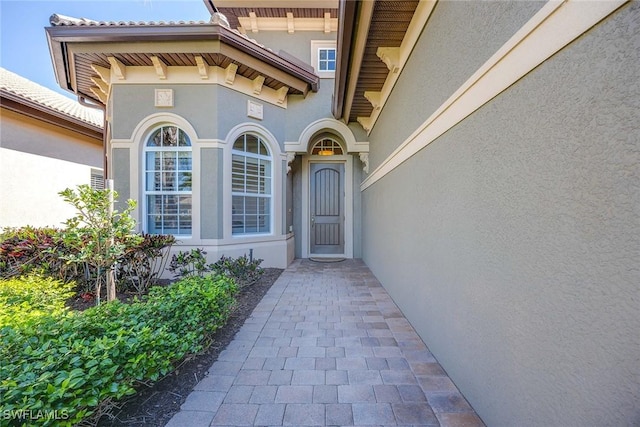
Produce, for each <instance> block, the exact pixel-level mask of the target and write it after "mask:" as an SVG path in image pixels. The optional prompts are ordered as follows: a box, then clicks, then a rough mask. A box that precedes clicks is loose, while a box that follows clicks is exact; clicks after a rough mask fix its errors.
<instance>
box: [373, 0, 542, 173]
mask: <svg viewBox="0 0 640 427" xmlns="http://www.w3.org/2000/svg"><path fill="white" fill-rule="evenodd" d="M544 3H545V2H535V1H517V2H514V1H444V2H438V3H437V4H436V6H435V9H434V11H433V12H432V15H431V17H430V18H429V24H428V25H427V26H426V28H425V29H424V31H423V34H422V36H421V37H420V40H419V41H418V43H417V45H416V47H415V48H414V55H412V57H411V62H410V63H409V65H408V67H406V68H405V69H404V70H403V71H402V76H401V78H400V80H399V81H398V83H397V84H396V86H395V87H394V90H393V92H392V94H391V96H390V97H389V99H388V101H387V103H386V104H385V106H384V110H383V111H382V116H383V117H384V118H385V120H386V121H387V122H388V123H390V122H393V120H394V119H392V117H395V120H396V126H389V125H386V126H375V127H374V128H373V130H372V132H371V135H370V140H371V141H374V140H375V141H378V142H377V146H376V149H375V150H371V153H370V156H369V168H370V170H374V169H375V168H376V167H378V166H379V165H380V163H381V162H382V161H383V160H384V159H385V158H386V157H387V156H388V155H389V154H390V153H391V152H392V151H393V150H395V149H396V148H397V147H398V145H400V143H401V142H402V141H404V140H405V139H406V138H407V137H408V136H409V135H410V134H411V133H412V132H413V131H414V130H415V129H416V128H417V127H418V126H419V125H420V124H422V123H423V122H424V121H425V120H426V119H427V118H428V117H429V116H430V115H431V114H432V113H433V112H434V111H436V109H437V108H438V107H440V105H442V103H443V102H444V101H445V100H446V99H447V98H449V96H451V95H452V94H453V93H454V92H455V90H456V89H458V87H460V85H462V84H463V83H464V82H465V81H466V80H467V79H468V78H469V77H471V75H472V74H473V73H474V72H475V71H476V70H477V69H478V68H479V67H480V66H481V65H482V64H483V63H484V62H485V61H486V60H487V59H489V58H490V57H491V55H493V54H494V53H495V52H496V51H497V50H498V49H499V48H500V46H502V45H503V44H504V43H505V42H506V41H507V40H508V39H509V38H510V37H511V36H513V35H514V34H515V32H516V31H517V30H518V29H519V28H520V27H521V26H522V25H523V24H524V23H525V22H527V21H528V20H529V19H530V18H531V17H532V16H533V15H534V14H535V13H536V12H537V11H538V10H539V9H540V8H541V7H542V5H544ZM461 23H464V25H461ZM434 58H437V60H434Z"/></svg>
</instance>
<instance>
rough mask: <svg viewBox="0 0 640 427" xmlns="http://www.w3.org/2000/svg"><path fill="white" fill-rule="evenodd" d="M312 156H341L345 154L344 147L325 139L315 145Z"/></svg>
mask: <svg viewBox="0 0 640 427" xmlns="http://www.w3.org/2000/svg"><path fill="white" fill-rule="evenodd" d="M311 154H314V155H317V156H339V155H341V154H343V152H342V147H341V146H340V144H338V143H337V142H336V141H334V140H333V139H331V138H323V139H321V140H320V141H318V142H316V143H315V144H314V145H313V148H312V149H311Z"/></svg>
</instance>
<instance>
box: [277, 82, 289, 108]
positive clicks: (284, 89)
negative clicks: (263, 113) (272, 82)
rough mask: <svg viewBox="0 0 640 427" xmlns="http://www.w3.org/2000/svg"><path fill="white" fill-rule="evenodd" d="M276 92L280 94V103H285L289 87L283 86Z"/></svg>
mask: <svg viewBox="0 0 640 427" xmlns="http://www.w3.org/2000/svg"><path fill="white" fill-rule="evenodd" d="M276 92H277V94H278V104H284V101H285V100H286V99H287V94H288V93H289V88H288V87H287V86H282V87H281V88H280V89H278V90H277V91H276Z"/></svg>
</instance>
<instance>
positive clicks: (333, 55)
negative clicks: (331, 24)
mask: <svg viewBox="0 0 640 427" xmlns="http://www.w3.org/2000/svg"><path fill="white" fill-rule="evenodd" d="M336 60H337V50H336V41H335V40H311V65H312V66H313V69H314V70H315V72H316V73H317V74H318V76H320V77H322V78H335V75H336V65H337V62H336Z"/></svg>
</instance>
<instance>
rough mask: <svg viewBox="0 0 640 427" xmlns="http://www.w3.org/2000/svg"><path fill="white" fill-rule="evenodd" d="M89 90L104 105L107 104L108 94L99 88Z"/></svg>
mask: <svg viewBox="0 0 640 427" xmlns="http://www.w3.org/2000/svg"><path fill="white" fill-rule="evenodd" d="M89 90H91V92H92V93H93V94H94V95H95V96H96V97H97V98H98V99H99V100H100V102H102V103H103V104H106V103H107V94H106V93H104V92H103V91H102V89H101V88H99V87H97V86H93V87H90V88H89Z"/></svg>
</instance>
